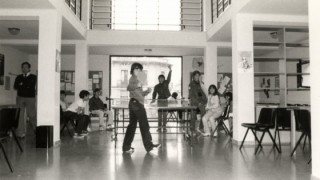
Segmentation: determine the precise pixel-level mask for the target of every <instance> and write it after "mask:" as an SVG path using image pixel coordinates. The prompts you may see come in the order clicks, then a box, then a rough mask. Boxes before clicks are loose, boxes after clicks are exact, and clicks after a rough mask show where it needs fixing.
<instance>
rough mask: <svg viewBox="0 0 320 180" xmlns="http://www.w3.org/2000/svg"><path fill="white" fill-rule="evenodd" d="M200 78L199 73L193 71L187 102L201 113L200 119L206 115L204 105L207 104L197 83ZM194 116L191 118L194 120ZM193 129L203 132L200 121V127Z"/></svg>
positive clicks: (205, 97)
mask: <svg viewBox="0 0 320 180" xmlns="http://www.w3.org/2000/svg"><path fill="white" fill-rule="evenodd" d="M200 76H201V73H200V72H199V71H194V72H193V73H192V81H191V83H190V84H189V98H188V99H189V100H190V103H191V106H197V107H198V110H197V111H200V113H201V119H202V117H203V116H204V115H205V114H206V109H205V107H206V104H207V96H206V95H205V93H204V92H203V90H202V88H201V85H200V83H202V82H200V81H199V77H200ZM193 115H194V116H193V117H192V118H193V119H196V118H197V117H196V113H194V114H193ZM195 128H199V130H200V131H203V123H202V121H201V120H200V125H199V127H195Z"/></svg>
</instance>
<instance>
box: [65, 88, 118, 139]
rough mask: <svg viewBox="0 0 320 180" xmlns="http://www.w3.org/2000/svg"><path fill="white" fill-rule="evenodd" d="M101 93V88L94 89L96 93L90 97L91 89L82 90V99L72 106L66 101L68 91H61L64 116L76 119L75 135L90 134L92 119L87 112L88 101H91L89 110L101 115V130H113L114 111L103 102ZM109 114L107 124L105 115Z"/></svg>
mask: <svg viewBox="0 0 320 180" xmlns="http://www.w3.org/2000/svg"><path fill="white" fill-rule="evenodd" d="M100 95H101V90H100V89H95V90H94V95H93V97H91V98H90V99H89V96H90V93H89V91H86V90H82V91H81V92H80V93H79V97H80V99H78V100H76V101H75V102H73V103H72V104H71V105H70V106H68V103H67V102H66V92H65V91H60V106H61V108H62V111H63V116H65V117H66V118H68V119H72V120H75V121H76V127H75V134H74V137H76V138H82V137H84V136H86V135H88V133H89V131H90V130H91V129H90V128H89V125H90V124H91V119H90V115H89V113H87V112H86V102H85V101H89V112H90V113H91V114H92V115H98V116H99V130H100V131H103V130H105V129H106V130H111V129H113V112H112V111H111V110H108V109H107V105H106V104H103V102H102V100H101V99H100V98H99V96H100ZM105 116H107V117H108V118H107V125H105V123H104V117H105Z"/></svg>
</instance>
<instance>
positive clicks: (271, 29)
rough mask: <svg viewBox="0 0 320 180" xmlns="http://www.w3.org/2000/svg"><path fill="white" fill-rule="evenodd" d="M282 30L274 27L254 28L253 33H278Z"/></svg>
mask: <svg viewBox="0 0 320 180" xmlns="http://www.w3.org/2000/svg"><path fill="white" fill-rule="evenodd" d="M280 29H282V28H274V27H254V28H253V31H279V30H280Z"/></svg>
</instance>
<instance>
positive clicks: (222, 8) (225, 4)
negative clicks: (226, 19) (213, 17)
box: [217, 0, 231, 17]
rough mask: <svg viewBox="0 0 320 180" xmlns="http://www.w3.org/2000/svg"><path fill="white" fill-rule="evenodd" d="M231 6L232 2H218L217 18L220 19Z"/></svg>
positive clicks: (221, 0) (218, 0)
mask: <svg viewBox="0 0 320 180" xmlns="http://www.w3.org/2000/svg"><path fill="white" fill-rule="evenodd" d="M230 4H231V0H217V17H219V16H220V15H221V14H222V13H223V12H224V11H225V10H226V9H227V8H228V7H229V5H230Z"/></svg>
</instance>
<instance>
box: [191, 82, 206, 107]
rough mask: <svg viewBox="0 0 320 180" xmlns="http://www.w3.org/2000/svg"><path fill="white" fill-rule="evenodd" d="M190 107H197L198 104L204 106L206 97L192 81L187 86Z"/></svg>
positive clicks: (198, 85) (197, 84)
mask: <svg viewBox="0 0 320 180" xmlns="http://www.w3.org/2000/svg"><path fill="white" fill-rule="evenodd" d="M188 99H190V101H191V105H192V106H198V105H199V103H201V104H203V105H205V104H207V97H206V95H205V93H204V92H203V91H202V89H201V86H200V84H199V83H197V82H195V81H192V82H191V83H190V84H189V97H188Z"/></svg>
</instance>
